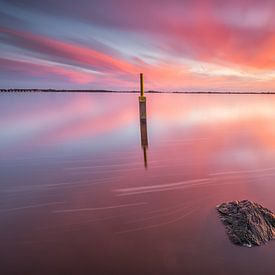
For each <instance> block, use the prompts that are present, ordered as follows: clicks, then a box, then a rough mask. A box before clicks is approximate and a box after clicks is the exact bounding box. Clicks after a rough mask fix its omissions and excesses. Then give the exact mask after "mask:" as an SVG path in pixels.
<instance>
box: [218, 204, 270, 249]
mask: <svg viewBox="0 0 275 275" xmlns="http://www.w3.org/2000/svg"><path fill="white" fill-rule="evenodd" d="M216 208H217V210H218V212H219V216H220V218H221V221H222V222H223V223H224V225H225V227H226V232H227V235H228V237H229V239H230V240H231V241H232V242H233V243H234V244H237V245H241V246H246V247H251V246H253V245H262V244H265V243H266V242H268V241H270V240H272V239H274V238H275V215H274V214H273V213H272V212H271V211H270V210H268V209H267V208H264V207H263V206H261V205H260V204H258V203H255V202H251V201H248V200H243V201H231V202H227V203H222V204H220V205H218V206H217V207H216Z"/></svg>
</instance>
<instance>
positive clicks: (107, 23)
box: [0, 0, 275, 91]
mask: <svg viewBox="0 0 275 275" xmlns="http://www.w3.org/2000/svg"><path fill="white" fill-rule="evenodd" d="M0 53H1V55H0V81H1V85H0V86H1V88H60V89H63V88H64V89H67V88H70V89H78V88H79V89H111V90H137V89H138V84H139V82H138V74H139V73H140V72H143V73H144V75H145V89H146V90H161V91H184V90H192V91H193V90H234V91H235V90H238V91H241V90H254V91H262V90H265V91H266V90H275V1H274V0H230V1H227V0H170V1H164V0H150V1H149V0H139V1H135V0H132V1H129V0H78V1H73V0H58V1H57V0H45V1H38V0H0Z"/></svg>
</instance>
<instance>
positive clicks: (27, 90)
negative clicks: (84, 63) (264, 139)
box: [0, 89, 275, 95]
mask: <svg viewBox="0 0 275 275" xmlns="http://www.w3.org/2000/svg"><path fill="white" fill-rule="evenodd" d="M68 92H71V93H75V92H78V93H125V94H137V93H140V92H139V91H110V90H70V89H67V90H65V89H62V90H60V89H0V93H68ZM145 93H149V94H153V93H159V94H161V93H163V94H167V93H168V94H249V95H253V94H256V95H263V94H268V95H269V94H275V91H266V92H265V91H263V92H245V91H239V92H237V91H231V92H228V91H192V92H191V91H183V92H178V91H175V92H171V91H169V92H163V91H150V90H149V91H145Z"/></svg>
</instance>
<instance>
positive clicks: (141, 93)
mask: <svg viewBox="0 0 275 275" xmlns="http://www.w3.org/2000/svg"><path fill="white" fill-rule="evenodd" d="M139 77H140V96H144V86H143V74H142V73H141V74H140V75H139Z"/></svg>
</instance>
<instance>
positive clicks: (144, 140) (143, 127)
mask: <svg viewBox="0 0 275 275" xmlns="http://www.w3.org/2000/svg"><path fill="white" fill-rule="evenodd" d="M139 76H140V96H139V97H138V100H139V119H140V138H141V147H142V149H143V159H144V166H145V168H146V169H147V148H148V137H147V119H146V117H147V116H146V97H145V96H144V85H143V74H142V73H141V74H140V75H139Z"/></svg>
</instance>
